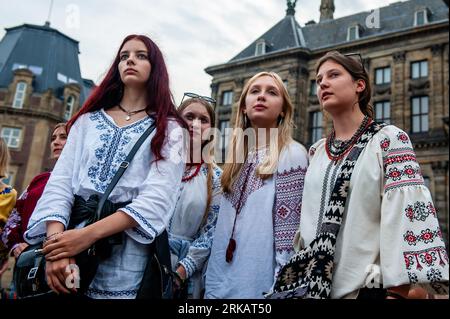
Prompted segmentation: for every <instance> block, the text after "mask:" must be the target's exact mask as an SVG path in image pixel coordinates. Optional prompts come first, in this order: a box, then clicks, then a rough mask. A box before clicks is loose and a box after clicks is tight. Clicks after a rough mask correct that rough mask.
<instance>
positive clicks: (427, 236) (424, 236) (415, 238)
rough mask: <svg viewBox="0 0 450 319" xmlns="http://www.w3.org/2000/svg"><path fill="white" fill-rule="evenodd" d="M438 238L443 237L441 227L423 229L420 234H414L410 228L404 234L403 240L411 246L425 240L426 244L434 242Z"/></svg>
mask: <svg viewBox="0 0 450 319" xmlns="http://www.w3.org/2000/svg"><path fill="white" fill-rule="evenodd" d="M436 238H440V239H442V232H441V230H440V228H439V227H438V228H437V229H436V230H431V229H429V228H427V229H425V230H422V231H421V232H420V234H419V235H417V234H414V232H413V231H411V230H408V231H407V232H406V233H405V234H404V235H403V240H404V241H405V242H407V243H408V245H410V246H415V245H416V244H417V243H418V242H423V243H425V244H428V243H432V242H433V241H434V240H435V239H436Z"/></svg>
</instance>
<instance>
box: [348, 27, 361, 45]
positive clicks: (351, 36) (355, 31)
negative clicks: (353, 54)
mask: <svg viewBox="0 0 450 319" xmlns="http://www.w3.org/2000/svg"><path fill="white" fill-rule="evenodd" d="M359 33H360V26H359V25H353V26H351V27H349V28H348V29H347V41H353V40H357V39H359V35H360V34H359Z"/></svg>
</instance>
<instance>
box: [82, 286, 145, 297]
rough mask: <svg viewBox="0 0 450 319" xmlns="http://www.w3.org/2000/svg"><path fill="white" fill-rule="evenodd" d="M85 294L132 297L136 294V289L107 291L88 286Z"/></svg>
mask: <svg viewBox="0 0 450 319" xmlns="http://www.w3.org/2000/svg"><path fill="white" fill-rule="evenodd" d="M86 295H87V296H89V297H90V296H94V295H97V296H102V297H123V296H127V297H134V296H136V295H137V290H121V291H109V290H100V289H93V288H89V289H88V290H87V292H86Z"/></svg>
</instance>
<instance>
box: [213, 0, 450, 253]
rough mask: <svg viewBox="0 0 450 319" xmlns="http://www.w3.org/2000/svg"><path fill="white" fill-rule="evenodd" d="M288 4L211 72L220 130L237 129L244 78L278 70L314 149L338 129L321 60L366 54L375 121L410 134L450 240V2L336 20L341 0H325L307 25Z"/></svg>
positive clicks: (304, 138) (299, 130)
mask: <svg viewBox="0 0 450 319" xmlns="http://www.w3.org/2000/svg"><path fill="white" fill-rule="evenodd" d="M287 2H288V8H287V10H286V15H285V17H284V18H282V19H281V20H280V21H279V22H278V23H277V24H275V25H274V26H273V27H272V28H270V29H269V30H268V31H267V32H265V33H263V34H262V35H261V36H260V37H259V38H257V39H256V40H255V41H254V42H253V43H251V44H250V45H249V46H248V47H246V48H245V49H244V50H243V51H242V52H240V53H239V54H238V55H236V56H235V57H233V58H232V59H231V60H230V61H228V62H226V63H223V64H220V65H214V66H210V67H207V68H206V69H205V71H206V72H207V73H208V74H210V75H211V76H212V77H213V79H212V83H211V89H212V96H213V97H214V98H215V99H216V100H217V101H218V108H217V118H218V128H219V129H220V130H221V131H222V132H223V129H224V128H226V127H228V126H232V122H233V120H234V117H235V112H236V107H237V104H238V103H237V102H238V100H239V96H240V94H241V92H242V89H243V86H244V84H245V82H246V81H247V80H248V79H249V78H250V77H251V76H253V75H254V74H256V73H257V72H260V71H263V70H264V71H274V72H277V73H278V74H279V75H280V76H281V77H282V79H283V81H284V84H285V86H286V87H287V89H288V91H289V94H290V96H291V99H292V101H293V103H294V106H295V123H296V126H297V127H296V129H295V133H294V134H295V136H294V137H295V139H297V140H298V141H300V142H301V143H303V144H304V145H306V146H310V145H311V144H312V143H313V142H315V141H317V140H318V139H320V138H322V137H324V136H326V134H327V133H329V132H330V127H331V125H330V121H329V120H327V119H326V118H324V116H323V115H322V113H321V111H320V106H319V101H318V99H317V97H316V95H315V92H316V84H315V70H314V66H315V64H316V62H317V60H318V59H319V58H320V57H321V56H323V55H324V54H325V53H326V52H327V51H330V50H338V51H340V52H342V53H346V54H348V53H359V54H360V55H361V57H362V59H363V63H364V64H365V66H366V68H367V70H368V71H369V72H370V76H371V81H372V83H371V84H372V86H373V97H372V104H373V105H374V108H375V112H376V118H377V119H378V120H383V121H385V122H388V123H392V124H395V125H397V126H398V127H400V128H402V129H403V130H405V131H406V132H408V134H409V135H410V137H411V139H412V141H413V144H414V147H415V150H416V152H417V157H418V161H419V163H420V165H421V167H422V173H423V176H424V178H425V182H426V184H427V185H428V186H429V188H430V190H431V193H432V195H433V199H434V201H435V205H436V208H437V211H438V215H439V219H440V222H441V227H442V230H443V233H444V235H445V236H444V237H445V240H446V241H447V238H448V219H449V218H448V215H449V198H448V197H449V195H448V194H449V187H448V185H449V180H448V179H449V173H448V161H449V150H448V107H449V102H448V84H449V82H448V77H449V68H448V51H449V28H448V27H449V24H448V23H449V15H448V12H449V11H448V1H442V0H410V1H403V2H396V3H392V4H390V5H388V6H385V7H381V8H378V9H376V10H374V11H371V12H360V13H356V14H353V15H350V16H346V17H342V18H339V19H334V17H333V15H334V9H335V5H334V1H333V0H322V1H321V4H320V21H319V22H315V21H309V22H307V23H305V25H303V26H300V24H299V23H298V22H297V21H296V19H295V2H296V1H294V2H292V1H287ZM222 147H226V141H225V139H224V141H223V142H222ZM447 244H448V241H447ZM447 247H448V245H447Z"/></svg>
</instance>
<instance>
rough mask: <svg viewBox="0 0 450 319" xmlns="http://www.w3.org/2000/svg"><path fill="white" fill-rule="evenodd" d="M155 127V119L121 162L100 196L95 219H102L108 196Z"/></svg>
mask: <svg viewBox="0 0 450 319" xmlns="http://www.w3.org/2000/svg"><path fill="white" fill-rule="evenodd" d="M155 127H156V121H154V122H153V123H152V125H150V127H149V128H148V129H147V130H145V132H144V133H143V134H142V135H141V137H140V138H139V139H138V141H137V142H136V144H134V146H133V148H132V149H131V151H130V153H128V156H127V157H126V158H125V160H124V161H123V162H122V163H120V166H119V169H118V170H117V172H116V174H115V175H114V177H113V178H112V180H111V183H109V185H108V188H107V189H106V191H105V193H104V194H103V195H102V198H100V201H99V202H98V207H97V211H96V213H95V221H97V220H99V219H100V216H101V212H102V209H103V205H104V204H105V202H106V200H107V199H108V197H109V195H110V194H111V192H112V190H113V189H114V187H115V186H116V185H117V182H119V179H120V178H121V177H122V175H123V173H125V171H126V170H127V168H128V166H129V165H130V163H131V160H132V159H133V157H134V155H136V153H137V151H138V150H139V148H140V147H141V145H142V144H143V143H144V141H145V140H146V139H147V137H148V136H150V134H152V132H153V131H154V129H155Z"/></svg>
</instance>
